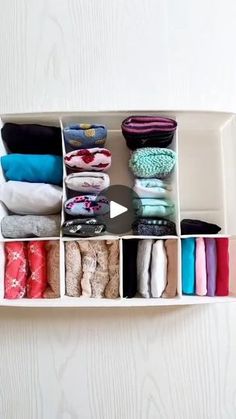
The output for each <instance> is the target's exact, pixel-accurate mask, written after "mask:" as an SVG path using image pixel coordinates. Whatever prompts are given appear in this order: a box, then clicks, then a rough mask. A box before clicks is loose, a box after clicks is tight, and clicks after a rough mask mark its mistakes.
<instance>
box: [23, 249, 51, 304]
mask: <svg viewBox="0 0 236 419" xmlns="http://www.w3.org/2000/svg"><path fill="white" fill-rule="evenodd" d="M46 243H47V242H45V241H31V242H28V244H27V251H28V262H29V268H30V276H29V278H28V283H27V297H28V298H43V293H44V291H45V289H46V286H47V268H46V261H47V260H46V258H47V256H46V247H45V246H46Z"/></svg>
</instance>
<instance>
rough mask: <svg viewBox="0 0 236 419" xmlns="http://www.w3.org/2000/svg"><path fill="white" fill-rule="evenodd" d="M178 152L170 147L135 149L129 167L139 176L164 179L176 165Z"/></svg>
mask: <svg viewBox="0 0 236 419" xmlns="http://www.w3.org/2000/svg"><path fill="white" fill-rule="evenodd" d="M175 160H176V153H175V151H173V150H170V149H169V148H158V147H147V148H139V149H137V150H135V151H134V152H133V154H132V156H131V158H130V160H129V167H130V169H131V170H132V171H133V174H134V175H135V176H137V177H142V178H151V177H156V178H159V179H164V178H165V177H166V176H168V175H169V174H170V172H171V170H172V169H173V167H174V165H175Z"/></svg>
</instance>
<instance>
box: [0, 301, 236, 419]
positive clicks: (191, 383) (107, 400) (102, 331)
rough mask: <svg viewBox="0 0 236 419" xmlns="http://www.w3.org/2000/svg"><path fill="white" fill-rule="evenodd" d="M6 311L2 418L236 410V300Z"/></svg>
mask: <svg viewBox="0 0 236 419" xmlns="http://www.w3.org/2000/svg"><path fill="white" fill-rule="evenodd" d="M0 312H1V322H0V336H1V338H0V360H1V361H0V371H1V396H0V417H1V418H9V419H18V418H19V419H23V418H24V419H32V418H34V419H41V418H55V419H68V418H73V419H77V418H99V419H110V418H117V419H120V418H123V419H137V418H145V419H146V418H147V419H156V418H168V419H172V418H176V419H182V418H194V419H195V418H196V419H197V418H215V419H221V418H224V419H225V418H227V419H228V418H232V419H233V418H235V394H236V369H235V350H236V347H235V343H236V328H235V305H228V306H227V305H222V306H221V305H218V306H217V305H214V306H212V307H210V306H208V307H206V306H204V307H181V308H176V309H175V308H171V309H163V308H159V309H149V308H147V309H145V310H139V309H123V310H122V309H116V310H109V309H100V310H92V309H88V310H86V309H78V310H77V309H51V310H49V309H45V310H40V309H27V310H22V309H19V310H17V309H11V310H8V309H5V308H3V309H1V310H0Z"/></svg>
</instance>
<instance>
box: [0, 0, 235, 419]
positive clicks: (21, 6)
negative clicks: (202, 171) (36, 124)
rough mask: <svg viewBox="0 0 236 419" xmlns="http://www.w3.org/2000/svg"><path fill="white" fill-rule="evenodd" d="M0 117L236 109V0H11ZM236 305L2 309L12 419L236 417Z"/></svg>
mask: <svg viewBox="0 0 236 419" xmlns="http://www.w3.org/2000/svg"><path fill="white" fill-rule="evenodd" d="M0 4H1V13H0V28H1V29H0V70H1V71H0V113H3V112H33V111H47V110H48V111H57V110H59V111H60V110H67V111H70V110H71V111H72V110H96V109H99V110H102V109H107V110H113V109H143V110H144V109H176V108H177V109H202V110H204V109H215V110H231V111H236V54H235V18H236V2H235V0H225V1H223V0H192V1H189V0H180V1H174V0H165V1H163V0H132V1H129V2H128V1H126V0H116V1H111V0H100V1H96V0H87V1H86V0H40V1H38V0H21V1H17V0H8V1H6V0H5V1H4V0H0ZM235 325H236V306H235V304H228V305H226V304H222V305H221V304H216V305H213V306H197V307H177V308H155V309H148V308H143V309H134V308H130V309H113V310H111V309H44V310H42V309H13V308H2V309H1V310H0V383H1V384H0V418H1V419H159V418H160V419H235V418H236V326H235Z"/></svg>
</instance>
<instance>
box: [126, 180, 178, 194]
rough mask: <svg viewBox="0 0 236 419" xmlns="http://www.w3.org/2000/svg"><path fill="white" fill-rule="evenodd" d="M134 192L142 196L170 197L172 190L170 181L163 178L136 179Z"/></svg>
mask: <svg viewBox="0 0 236 419" xmlns="http://www.w3.org/2000/svg"><path fill="white" fill-rule="evenodd" d="M133 190H134V192H135V193H136V194H137V195H138V196H139V197H140V198H159V199H160V198H168V197H169V195H170V191H171V186H170V184H169V183H167V182H165V181H163V180H161V179H135V184H134V188H133Z"/></svg>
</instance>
